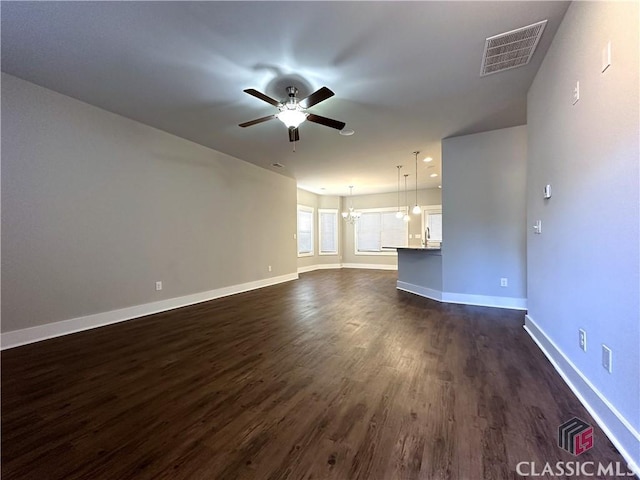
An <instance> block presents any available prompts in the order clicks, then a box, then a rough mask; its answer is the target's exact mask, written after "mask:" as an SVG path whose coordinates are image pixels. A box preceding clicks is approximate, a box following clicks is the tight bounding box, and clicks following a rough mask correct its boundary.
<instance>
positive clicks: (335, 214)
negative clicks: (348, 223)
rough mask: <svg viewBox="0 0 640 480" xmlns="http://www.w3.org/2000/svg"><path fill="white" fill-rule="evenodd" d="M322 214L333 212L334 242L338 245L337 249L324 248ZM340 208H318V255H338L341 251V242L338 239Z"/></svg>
mask: <svg viewBox="0 0 640 480" xmlns="http://www.w3.org/2000/svg"><path fill="white" fill-rule="evenodd" d="M322 214H332V215H333V217H334V219H333V232H334V238H333V244H334V245H335V246H336V248H335V250H324V249H323V245H322V238H323V236H322ZM338 214H339V212H338V209H337V208H319V209H318V255H338V254H339V251H340V243H339V241H338V239H339V235H338V225H339V222H338Z"/></svg>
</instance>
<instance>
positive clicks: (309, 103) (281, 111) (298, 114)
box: [240, 87, 346, 142]
mask: <svg viewBox="0 0 640 480" xmlns="http://www.w3.org/2000/svg"><path fill="white" fill-rule="evenodd" d="M244 92H246V93H248V94H249V95H253V96H254V97H256V98H259V99H260V100H262V101H264V102H267V103H269V104H271V105H273V106H274V107H276V108H277V109H278V113H275V114H273V115H269V116H267V117H262V118H256V119H255V120H251V121H250V122H245V123H241V124H240V126H241V127H250V126H251V125H256V124H258V123H262V122H266V121H267V120H271V119H272V118H277V119H278V120H280V121H281V122H282V123H284V124H285V125H286V126H287V128H288V129H289V141H290V142H296V141H298V140H300V134H299V132H298V126H299V125H300V124H301V123H302V122H304V121H305V120H309V121H310V122H313V123H319V124H320V125H324V126H326V127H331V128H335V129H336V130H342V129H343V128H344V127H345V125H346V124H345V123H344V122H339V121H338V120H333V119H331V118H327V117H321V116H320V115H316V114H314V113H309V112H307V111H306V110H307V109H308V108H311V107H313V106H314V105H317V104H318V103H320V102H322V101H324V100H326V99H327V98H330V97H333V96H334V95H335V94H334V93H333V92H332V91H331V90H329V89H328V88H327V87H322V88H320V89H319V90H316V91H315V92H313V93H312V94H311V95H309V96H308V97H306V98H303V99H302V100H298V97H297V96H296V95H297V94H298V89H297V88H296V87H287V94H288V98H287V99H286V100H285V101H282V102H279V101H277V100H274V99H273V98H271V97H269V96H267V95H265V94H264V93H262V92H259V91H257V90H255V89H253V88H248V89H246V90H244Z"/></svg>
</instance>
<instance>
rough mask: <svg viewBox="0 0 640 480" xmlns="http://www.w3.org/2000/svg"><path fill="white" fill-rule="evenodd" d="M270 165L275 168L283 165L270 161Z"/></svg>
mask: <svg viewBox="0 0 640 480" xmlns="http://www.w3.org/2000/svg"><path fill="white" fill-rule="evenodd" d="M271 166H272V167H276V168H284V165H283V164H281V163H272V164H271Z"/></svg>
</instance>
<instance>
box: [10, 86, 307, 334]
mask: <svg viewBox="0 0 640 480" xmlns="http://www.w3.org/2000/svg"><path fill="white" fill-rule="evenodd" d="M295 205H296V185H295V182H294V181H293V180H292V179H288V178H285V177H284V176H281V175H278V174H275V173H272V172H269V171H267V170H264V169H261V168H258V167H256V166H254V165H251V164H249V163H246V162H243V161H240V160H238V159H235V158H232V157H229V156H227V155H224V154H222V153H220V152H216V151H214V150H211V149H208V148H205V147H202V146H200V145H197V144H194V143H192V142H189V141H187V140H184V139H181V138H178V137H175V136H173V135H169V134H167V133H165V132H162V131H159V130H156V129H153V128H150V127H148V126H145V125H142V124H140V123H137V122H134V121H131V120H128V119H126V118H123V117H120V116H118V115H114V114H111V113H108V112H106V111H104V110H101V109H99V108H96V107H93V106H90V105H87V104H85V103H82V102H79V101H77V100H74V99H71V98H69V97H66V96H63V95H60V94H58V93H55V92H52V91H50V90H46V89H44V88H41V87H38V86H35V85H33V84H31V83H27V82H25V81H23V80H19V79H17V78H15V77H12V76H9V75H4V74H3V75H2V331H3V332H8V331H14V330H19V329H25V328H27V327H33V326H37V325H43V324H49V323H51V322H59V321H63V320H69V319H74V318H77V317H83V316H87V315H92V314H98V313H100V312H107V311H112V310H115V309H122V308H125V307H131V306H135V305H141V304H147V303H149V302H157V301H160V300H163V299H169V298H173V297H180V296H185V295H190V294H194V293H197V292H204V291H209V290H213V289H220V288H223V287H229V286H233V285H238V284H246V283H247V282H255V281H261V280H265V281H266V280H268V278H269V277H279V276H283V275H291V274H296V245H295V240H294V239H293V234H294V233H295V231H296V210H295ZM268 265H272V267H273V270H272V272H268ZM157 280H161V281H163V284H164V288H163V290H162V291H160V292H156V291H155V282H156V281H157Z"/></svg>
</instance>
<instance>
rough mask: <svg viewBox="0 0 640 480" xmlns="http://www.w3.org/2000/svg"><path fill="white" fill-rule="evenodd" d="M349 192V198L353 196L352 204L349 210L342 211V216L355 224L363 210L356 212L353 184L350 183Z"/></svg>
mask: <svg viewBox="0 0 640 480" xmlns="http://www.w3.org/2000/svg"><path fill="white" fill-rule="evenodd" d="M349 192H350V193H349V198H351V201H350V204H351V206H350V207H349V209H348V211H345V212H342V218H344V219H345V220H346V221H347V223H350V224H351V225H353V224H355V223H356V222H357V221H358V219H359V218H360V216H361V215H362V212H356V211H355V210H354V209H353V185H349Z"/></svg>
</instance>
